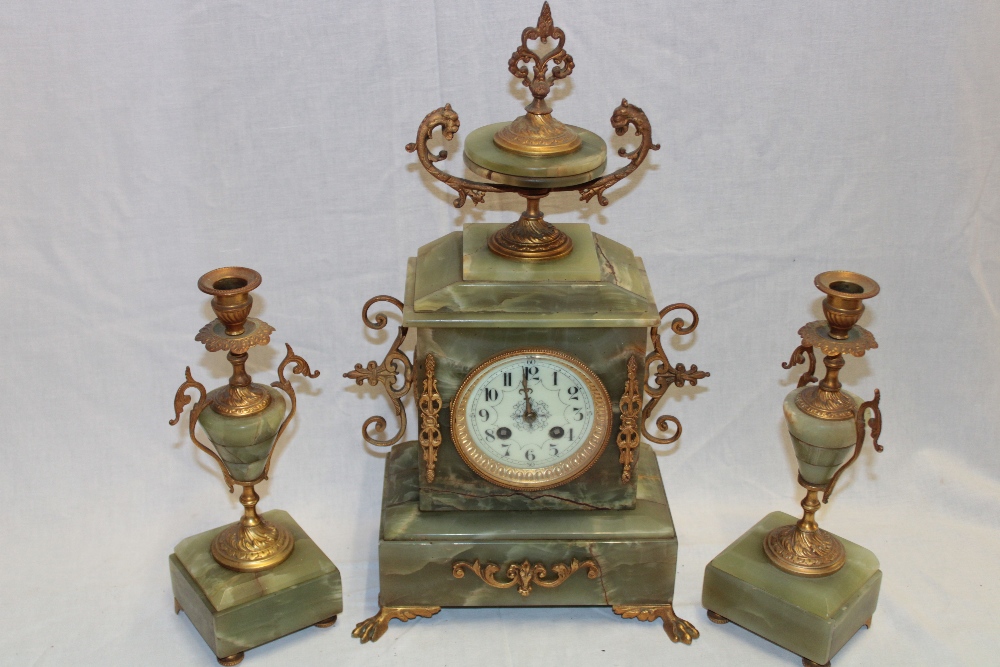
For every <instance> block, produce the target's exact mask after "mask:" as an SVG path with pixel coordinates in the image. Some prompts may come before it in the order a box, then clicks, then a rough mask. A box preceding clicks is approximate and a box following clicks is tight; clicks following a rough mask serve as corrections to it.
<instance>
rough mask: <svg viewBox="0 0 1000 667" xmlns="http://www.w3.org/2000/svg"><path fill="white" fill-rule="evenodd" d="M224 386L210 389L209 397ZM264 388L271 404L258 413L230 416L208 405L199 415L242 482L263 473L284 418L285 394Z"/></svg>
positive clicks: (223, 457)
mask: <svg viewBox="0 0 1000 667" xmlns="http://www.w3.org/2000/svg"><path fill="white" fill-rule="evenodd" d="M221 389H222V387H220V388H218V389H213V390H212V391H210V392H209V394H208V398H209V400H211V399H212V397H213V396H215V394H216V392H218V391H220V390H221ZM265 389H267V391H268V393H269V394H270V395H271V403H270V404H269V405H268V406H267V407H266V408H264V409H263V410H262V411H261V412H258V413H257V414H255V415H247V416H246V417H230V416H228V415H220V414H219V413H218V412H216V411H215V410H213V409H212V408H211V407H208V408H205V409H204V410H202V411H201V415H200V416H199V417H198V423H199V424H201V427H202V428H203V429H205V432H206V433H207V434H208V438H209V440H211V441H212V444H213V445H215V451H216V452H218V453H219V456H220V457H221V458H222V460H223V461H225V463H226V468H228V469H229V474H230V475H232V476H233V479H235V480H237V481H239V482H249V481H252V480H255V479H257V478H258V477H260V476H261V473H263V472H264V465H265V464H266V463H267V455H268V454H269V453H270V452H271V448H272V447H273V446H274V436H275V435H276V434H277V433H278V428H280V427H281V422H282V420H283V419H284V418H285V397H284V395H282V393H281V392H280V391H278V390H277V389H275V388H274V387H265Z"/></svg>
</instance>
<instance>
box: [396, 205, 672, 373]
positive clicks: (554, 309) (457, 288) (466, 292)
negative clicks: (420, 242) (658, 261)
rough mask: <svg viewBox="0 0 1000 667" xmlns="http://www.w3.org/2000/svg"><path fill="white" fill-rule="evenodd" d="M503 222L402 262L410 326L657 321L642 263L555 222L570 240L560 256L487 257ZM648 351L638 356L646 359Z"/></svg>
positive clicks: (450, 237) (585, 230)
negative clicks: (568, 248) (543, 259)
mask: <svg viewBox="0 0 1000 667" xmlns="http://www.w3.org/2000/svg"><path fill="white" fill-rule="evenodd" d="M503 226H504V225H503V224H469V225H466V227H465V230H464V232H453V233H451V234H447V235H445V236H443V237H441V238H439V239H437V240H436V241H433V242H431V243H428V244H427V245H424V246H422V247H421V248H420V249H419V250H418V251H417V256H416V257H415V258H411V259H410V261H409V263H408V265H407V276H406V293H405V294H406V296H405V299H404V307H403V325H404V326H407V327H428V326H434V327H460V328H477V327H503V328H519V327H541V328H554V327H560V328H570V327H584V328H590V327H616V328H617V327H643V328H649V327H651V326H655V325H657V324H658V323H659V322H660V316H659V314H658V312H657V309H656V303H655V301H654V300H653V296H652V290H651V289H650V285H649V280H648V278H647V277H646V268H645V266H644V265H643V263H642V259H641V258H639V257H636V256H635V254H634V253H633V252H632V250H631V249H629V248H628V247H626V246H624V245H622V244H620V243H617V242H615V241H612V240H611V239H609V238H607V237H604V236H601V235H600V234H594V233H593V232H591V230H590V226H589V225H587V224H585V223H570V224H564V225H556V227H558V228H559V229H561V230H562V231H564V232H565V233H566V234H567V235H568V236H569V237H570V238H572V239H573V241H574V245H575V249H574V251H573V253H572V254H571V255H569V256H568V257H565V258H561V259H557V260H550V261H548V262H527V261H518V260H510V259H503V258H499V257H495V256H493V255H491V253H490V252H489V250H488V249H487V248H486V242H487V239H488V237H489V236H490V234H492V233H493V232H495V231H496V230H498V229H501V228H502V227H503ZM644 355H645V353H643V356H644Z"/></svg>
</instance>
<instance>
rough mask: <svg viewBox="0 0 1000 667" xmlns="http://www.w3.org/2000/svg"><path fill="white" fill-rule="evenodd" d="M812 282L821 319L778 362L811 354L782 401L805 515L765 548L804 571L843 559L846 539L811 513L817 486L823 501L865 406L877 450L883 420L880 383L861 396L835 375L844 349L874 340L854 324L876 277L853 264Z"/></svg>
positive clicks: (782, 564) (830, 569) (856, 351)
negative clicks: (820, 368) (866, 397)
mask: <svg viewBox="0 0 1000 667" xmlns="http://www.w3.org/2000/svg"><path fill="white" fill-rule="evenodd" d="M814 282H815V285H816V287H817V288H818V289H819V290H820V291H821V292H823V293H824V294H826V295H827V297H826V298H825V299H824V300H823V314H824V315H825V316H826V322H823V321H822V320H820V321H818V322H811V323H809V324H807V325H805V326H804V327H802V328H801V329H799V335H800V336H801V337H802V344H801V345H800V346H799V347H798V348H796V350H795V351H794V352H793V353H792V357H791V360H790V361H789V362H788V363H787V364H783V366H784V367H785V368H791V367H792V366H794V365H796V364H800V363H804V362H805V360H806V358H807V357H808V359H809V369H808V370H807V371H806V372H805V373H803V374H802V376H801V377H800V378H799V382H798V386H797V387H796V388H795V389H794V390H793V391H791V392H790V393H789V394H788V396H786V398H785V401H784V405H783V408H784V415H785V421H786V422H787V423H788V433H789V435H790V436H791V439H792V444H793V447H794V450H795V458H796V461H797V462H798V469H799V476H798V481H799V485H800V486H802V487H803V488H805V489H806V497H805V498H804V499H803V501H802V509H803V516H802V519H800V520H799V521H798V523H796V524H794V525H788V526H780V527H778V528H775V529H774V530H772V531H771V532H770V533H769V534H768V535H767V537H766V538H765V540H764V552H765V553H766V554H767V557H768V558H769V559H770V561H771V562H772V563H773V564H774V565H775V566H776V567H778V568H779V569H781V570H783V571H785V572H789V573H791V574H796V575H800V576H805V577H823V576H827V575H830V574H833V573H834V572H837V571H838V570H840V569H841V568H842V567H843V566H844V564H845V563H846V559H847V556H846V552H845V550H844V546H843V544H841V543H840V541H839V540H838V539H837V538H836V537H834V536H833V535H832V534H831V533H829V532H827V531H825V530H823V529H821V528H820V527H819V525H818V524H817V523H816V518H815V515H816V511H817V510H818V509H819V508H820V501H819V494H820V493H822V500H823V502H824V503H826V502H828V501H829V499H830V494H831V493H833V489H834V486H835V485H836V483H837V480H838V479H839V478H840V476H841V475H842V474H843V473H844V471H845V470H847V468H849V467H850V466H851V465H852V464H853V463H854V462H855V461H856V460H857V458H858V455H859V454H860V453H861V446H862V445H863V444H864V441H865V426H866V419H867V417H868V414H869V412H870V413H871V414H872V417H871V419H869V420H868V421H867V426H869V427H870V428H871V432H872V439H873V441H874V444H875V449H876V451H882V446H881V445H879V444H878V436H879V434H880V432H881V428H882V415H881V412H880V410H879V400H880V395H879V391H878V390H877V389H876V390H875V398H874V399H872V400H871V401H863V400H862V399H860V398H858V397H857V396H855V395H853V394H850V393H848V392H846V391H844V390H843V389H842V385H841V383H840V379H839V374H840V369H841V368H843V367H844V365H845V361H844V355H845V354H851V355H853V356H856V357H860V356H863V355H864V354H865V352H866V351H867V350H869V349H873V348H876V347H878V344H877V343H876V342H875V337H874V336H872V334H871V333H870V332H868V331H866V330H865V329H863V328H861V327H859V326H858V325H857V322H858V320H859V319H860V317H861V314H862V313H863V312H864V309H865V307H864V304H863V303H862V301H863V300H864V299H869V298H871V297H873V296H875V295H876V294H878V293H879V286H878V283H876V282H875V281H874V280H872V279H871V278H868V277H867V276H863V275H861V274H860V273H854V272H851V271H827V272H825V273H821V274H819V275H818V276H816V278H815V281H814ZM816 348H818V349H819V350H820V351H821V352H822V353H823V354H824V355H825V356H824V357H823V365H824V366H825V367H826V375H825V376H824V377H823V379H822V380H820V381H819V383H818V384H817V385H814V384H812V383H813V382H816V381H817V378H816V377H815V376H814V375H813V373H814V372H815V370H816V356H815V352H814V349H816ZM852 450H853V454H852ZM848 455H850V458H849V459H848ZM845 459H847V460H846V462H845Z"/></svg>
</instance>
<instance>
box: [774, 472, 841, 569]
mask: <svg viewBox="0 0 1000 667" xmlns="http://www.w3.org/2000/svg"><path fill="white" fill-rule="evenodd" d="M799 484H801V485H802V486H803V487H804V488H805V489H806V497H805V498H804V499H803V500H802V509H803V510H804V511H805V513H804V514H803V516H802V518H801V519H800V520H799V522H798V523H796V524H795V525H794V526H780V527H778V528H775V529H774V530H772V531H771V532H770V533H768V535H767V538H765V540H764V553H766V554H767V557H768V558H769V559H770V560H771V562H772V563H774V564H775V565H776V566H777V567H778V568H779V569H781V570H783V571H785V572H788V573H790V574H797V575H799V576H803V577H825V576H827V575H829V574H833V573H834V572H836V571H837V570H839V569H840V568H842V567H844V563H846V562H847V552H846V551H844V545H843V544H841V543H840V540H838V539H837V538H836V537H834V536H833V535H832V534H831V533H829V532H827V531H825V530H823V529H822V528H820V527H819V524H817V523H816V511H817V510H818V509H819V508H820V502H819V492H820V491H823V490H824V489H826V485H825V484H824V485H822V486H817V485H815V484H810V483H809V482H807V481H805V480H804V479H802V476H801V475H799Z"/></svg>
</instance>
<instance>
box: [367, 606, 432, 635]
mask: <svg viewBox="0 0 1000 667" xmlns="http://www.w3.org/2000/svg"><path fill="white" fill-rule="evenodd" d="M439 611H441V607H380V608H379V610H378V613H377V614H375V615H374V616H372V617H371V618H368V619H365V620H363V621H361V622H360V623H358V624H357V625H356V626H355V627H354V630H353V631H351V636H352V637H354V638H355V639H360V640H361V643H362V644H366V643H368V642H377V641H378V640H379V638H380V637H381V636H382V635H384V634H385V631H386V629H387V628H388V627H389V621H391V620H392V619H394V618H396V619H399V620H400V621H402V622H404V623H405V622H406V621H410V620H413V619H414V618H416V617H417V616H420V617H422V618H430V617H431V616H433V615H434V614H436V613H438V612H439Z"/></svg>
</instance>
